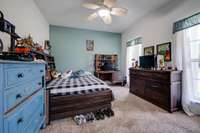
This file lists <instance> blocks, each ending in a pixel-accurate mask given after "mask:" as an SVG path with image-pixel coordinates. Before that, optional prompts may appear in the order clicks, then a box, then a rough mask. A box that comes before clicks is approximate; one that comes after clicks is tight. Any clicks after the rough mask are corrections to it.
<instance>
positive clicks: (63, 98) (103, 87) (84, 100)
mask: <svg viewBox="0 0 200 133" xmlns="http://www.w3.org/2000/svg"><path fill="white" fill-rule="evenodd" d="M112 100H113V95H112V91H111V90H110V88H109V86H108V85H107V84H106V83H105V82H104V81H102V80H100V79H98V78H96V77H95V76H93V75H84V76H79V77H77V78H57V79H55V80H53V81H52V82H50V83H49V84H48V85H47V101H49V102H48V103H49V108H48V109H49V110H47V116H49V117H48V118H49V119H48V120H47V121H51V120H56V119H61V118H66V117H71V116H75V115H77V114H82V113H88V112H95V111H97V110H99V109H102V108H111V102H112Z"/></svg>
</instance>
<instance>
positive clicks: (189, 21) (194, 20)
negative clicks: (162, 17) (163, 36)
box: [173, 13, 200, 33]
mask: <svg viewBox="0 0 200 133" xmlns="http://www.w3.org/2000/svg"><path fill="white" fill-rule="evenodd" d="M198 24H200V13H197V14H195V15H193V16H190V17H188V18H185V19H183V20H180V21H177V22H175V23H174V26H173V33H176V32H178V31H181V30H184V29H187V28H190V27H192V26H195V25H198Z"/></svg>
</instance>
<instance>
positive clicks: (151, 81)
mask: <svg viewBox="0 0 200 133" xmlns="http://www.w3.org/2000/svg"><path fill="white" fill-rule="evenodd" d="M129 71H130V92H131V93H133V94H135V95H137V96H139V97H141V98H143V99H145V100H147V101H149V102H151V103H153V104H155V105H157V106H159V107H161V108H163V109H165V110H167V111H169V112H174V111H177V110H179V109H180V108H181V77H182V72H181V71H159V70H142V69H134V68H130V69H129Z"/></svg>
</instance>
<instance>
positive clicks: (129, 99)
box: [41, 87, 200, 133]
mask: <svg viewBox="0 0 200 133" xmlns="http://www.w3.org/2000/svg"><path fill="white" fill-rule="evenodd" d="M112 90H113V93H114V95H115V98H116V100H115V101H114V102H113V103H112V108H113V110H114V112H115V116H114V117H112V118H107V119H105V120H101V121H95V122H92V123H87V124H84V125H82V126H77V125H76V124H75V123H74V121H73V120H72V119H62V120H58V121H54V122H52V123H51V125H50V126H47V127H46V129H43V130H41V133H200V117H197V116H195V117H189V116H187V115H186V114H185V113H184V112H182V111H179V112H175V113H173V114H170V113H168V112H167V111H164V110H163V109H161V108H159V107H157V106H155V105H153V104H151V103H149V102H147V101H145V100H142V99H140V98H138V97H137V96H135V95H132V94H129V92H128V89H127V88H123V87H112Z"/></svg>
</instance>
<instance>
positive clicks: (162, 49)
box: [156, 42, 172, 62]
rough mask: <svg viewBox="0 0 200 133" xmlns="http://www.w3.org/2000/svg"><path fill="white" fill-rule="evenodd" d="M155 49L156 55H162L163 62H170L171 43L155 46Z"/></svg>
mask: <svg viewBox="0 0 200 133" xmlns="http://www.w3.org/2000/svg"><path fill="white" fill-rule="evenodd" d="M156 48H157V55H163V56H164V60H165V61H166V62H169V61H171V56H172V55H171V42H167V43H163V44H158V45H157V46H156Z"/></svg>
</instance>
